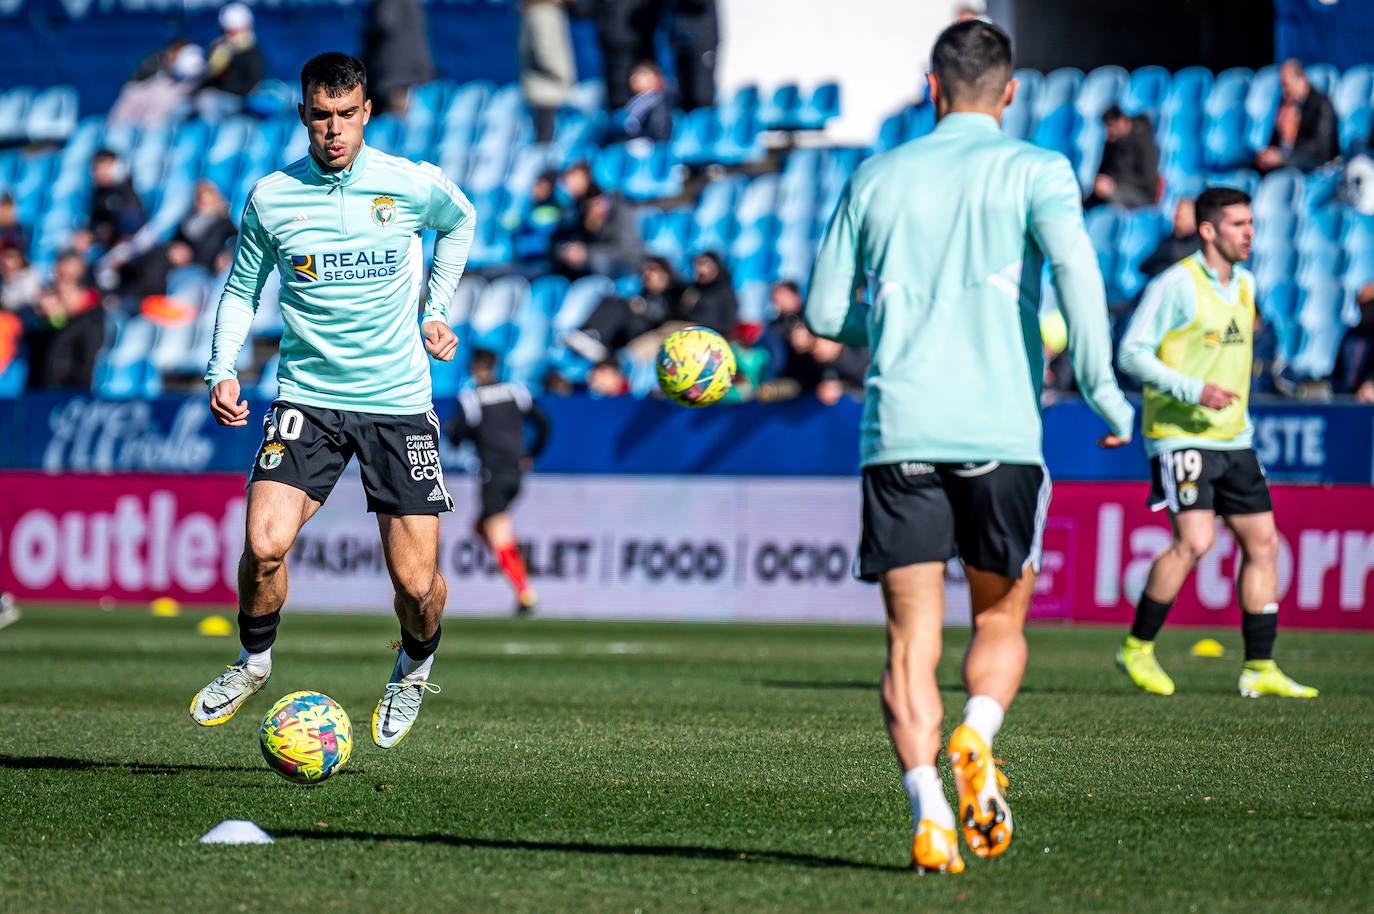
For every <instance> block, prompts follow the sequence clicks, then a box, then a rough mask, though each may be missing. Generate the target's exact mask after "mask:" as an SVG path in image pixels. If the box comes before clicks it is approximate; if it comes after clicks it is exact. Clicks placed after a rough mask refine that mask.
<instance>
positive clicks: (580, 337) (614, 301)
mask: <svg viewBox="0 0 1374 914" xmlns="http://www.w3.org/2000/svg"><path fill="white" fill-rule="evenodd" d="M639 279H640V291H639V293H638V294H636V295H630V296H621V295H608V296H606V297H605V298H603V299H602V300H601V301H600V302H598V303H597V305H596V308H594V309H593V310H592V313H591V314H590V315H588V317H587V319H586V320H585V321H583V322H582V326H581V327H579V328H578V329H576V330H574V331H573V332H572V333H569V334H568V336H567V338H566V339H565V340H564V345H566V346H567V347H568V348H569V349H571V350H573V351H574V352H576V353H578V354H579V355H581V356H583V357H584V358H586V359H588V360H590V361H592V362H600V361H602V360H603V359H606V358H609V357H611V356H613V355H615V354H616V353H617V352H618V351H619V350H620V349H622V348H626V349H628V350H629V351H630V354H631V356H632V357H634V358H639V359H643V358H648V357H649V356H651V355H652V354H653V352H654V350H656V349H657V348H658V346H659V344H660V343H661V342H662V341H663V337H664V336H667V334H668V332H667V331H663V332H658V331H660V328H662V327H663V326H664V324H665V323H667V322H668V320H669V319H670V318H671V317H672V316H673V314H674V313H676V311H677V308H678V302H679V300H680V299H681V298H682V292H683V286H682V280H681V279H679V278H678V276H677V274H676V273H675V272H674V271H673V267H672V264H670V263H668V261H667V260H665V259H663V258H662V257H646V258H644V265H643V266H641V267H640V268H639Z"/></svg>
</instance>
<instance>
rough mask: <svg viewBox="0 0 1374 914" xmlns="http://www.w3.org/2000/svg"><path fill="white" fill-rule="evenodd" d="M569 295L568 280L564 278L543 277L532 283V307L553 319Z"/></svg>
mask: <svg viewBox="0 0 1374 914" xmlns="http://www.w3.org/2000/svg"><path fill="white" fill-rule="evenodd" d="M567 294H568V280H567V279H566V278H565V277H562V276H552V275H551V276H541V277H539V278H538V279H536V280H534V282H532V283H530V307H531V308H532V309H534V310H538V311H542V312H543V313H544V315H545V316H547V317H552V316H553V315H554V314H556V313H557V312H558V308H559V306H560V305H562V304H563V296H565V295H567Z"/></svg>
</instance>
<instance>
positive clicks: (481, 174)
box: [461, 145, 614, 195]
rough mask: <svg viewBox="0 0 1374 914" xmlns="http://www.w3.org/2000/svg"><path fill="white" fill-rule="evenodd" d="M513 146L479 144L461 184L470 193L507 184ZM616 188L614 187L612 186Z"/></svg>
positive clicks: (473, 151)
mask: <svg viewBox="0 0 1374 914" xmlns="http://www.w3.org/2000/svg"><path fill="white" fill-rule="evenodd" d="M511 148H512V147H509V146H499V145H478V146H476V147H474V148H473V149H472V151H471V153H470V154H469V157H468V161H467V173H466V174H465V175H464V176H463V181H462V182H461V186H462V187H463V189H464V190H466V191H467V192H468V193H469V194H479V195H480V194H483V193H486V192H488V191H491V190H495V189H498V188H500V187H502V186H503V185H505V183H506V175H507V174H508V173H509V171H510V157H511ZM612 189H614V188H612Z"/></svg>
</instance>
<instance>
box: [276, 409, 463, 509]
mask: <svg viewBox="0 0 1374 914" xmlns="http://www.w3.org/2000/svg"><path fill="white" fill-rule="evenodd" d="M354 456H357V458H358V467H359V469H360V470H361V471H362V479H363V492H364V493H365V494H366V495H367V510H369V511H371V512H373V513H376V514H393V515H406V514H443V513H444V512H447V511H452V510H453V497H452V496H451V495H450V494H449V491H448V488H447V486H445V485H444V470H443V467H441V466H440V465H439V419H438V417H437V416H435V415H434V412H433V410H431V411H429V412H425V413H419V414H417V415H413V416H392V415H386V414H381V413H359V412H352V411H350V410H342V409H326V408H324V407H319V406H303V405H300V404H296V403H289V402H287V401H286V400H278V401H277V402H275V403H273V404H272V408H271V409H269V410H268V411H267V415H266V416H264V417H263V420H262V446H261V447H259V448H258V454H257V458H256V459H255V460H254V461H253V469H252V471H251V472H250V474H249V482H260V481H264V480H271V481H273V482H280V483H282V484H284V485H288V486H291V487H292V488H296V489H300V490H301V491H303V492H305V494H307V495H309V496H310V497H311V498H313V499H314V500H315V501H318V502H321V503H323V502H324V500H325V499H326V498H328V497H329V493H330V492H332V491H333V490H334V484H335V483H337V482H338V481H339V475H340V474H341V473H343V470H344V467H346V466H348V462H349V461H350V460H352V459H353V457H354Z"/></svg>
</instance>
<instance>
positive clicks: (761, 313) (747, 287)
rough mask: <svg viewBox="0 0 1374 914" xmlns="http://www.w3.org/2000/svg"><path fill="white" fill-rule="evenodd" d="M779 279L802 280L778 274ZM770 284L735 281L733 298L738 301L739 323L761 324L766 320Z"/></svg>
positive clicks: (799, 281) (770, 289)
mask: <svg viewBox="0 0 1374 914" xmlns="http://www.w3.org/2000/svg"><path fill="white" fill-rule="evenodd" d="M780 278H781V279H791V280H792V281H793V282H797V283H801V282H802V280H799V279H797V278H796V277H791V276H788V275H787V274H785V273H782V274H780ZM771 291H772V286H771V285H770V284H769V283H766V282H761V281H753V282H745V283H737V284H736V287H735V299H736V300H737V301H738V302H739V320H740V323H741V324H761V323H763V322H764V321H766V320H768V319H769V317H770V314H769V307H770V306H769V300H768V299H769V295H770V293H771Z"/></svg>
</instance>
